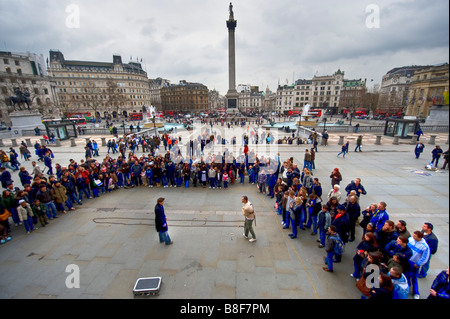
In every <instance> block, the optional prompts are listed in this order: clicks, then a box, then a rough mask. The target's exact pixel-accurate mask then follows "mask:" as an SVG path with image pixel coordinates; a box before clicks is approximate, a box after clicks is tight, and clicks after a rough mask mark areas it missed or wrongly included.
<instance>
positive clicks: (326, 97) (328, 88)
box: [310, 69, 345, 114]
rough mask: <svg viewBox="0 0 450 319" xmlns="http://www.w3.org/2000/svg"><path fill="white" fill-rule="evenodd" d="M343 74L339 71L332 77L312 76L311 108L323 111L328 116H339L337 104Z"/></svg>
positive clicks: (341, 108) (340, 110)
mask: <svg viewBox="0 0 450 319" xmlns="http://www.w3.org/2000/svg"><path fill="white" fill-rule="evenodd" d="M344 76H345V73H344V72H343V71H341V70H340V69H339V70H338V71H337V72H335V73H334V74H333V75H325V76H314V77H313V79H312V103H310V105H311V107H312V108H319V109H324V110H326V111H327V113H329V114H340V113H341V112H342V111H343V107H342V106H340V104H339V98H340V94H341V89H342V85H343V83H344Z"/></svg>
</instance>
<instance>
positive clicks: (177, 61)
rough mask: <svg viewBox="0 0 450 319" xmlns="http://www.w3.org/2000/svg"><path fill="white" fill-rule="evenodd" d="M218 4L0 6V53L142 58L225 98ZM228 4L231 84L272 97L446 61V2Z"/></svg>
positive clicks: (209, 0)
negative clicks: (233, 24) (306, 85)
mask: <svg viewBox="0 0 450 319" xmlns="http://www.w3.org/2000/svg"><path fill="white" fill-rule="evenodd" d="M71 4H74V5H76V6H77V7H76V8H78V9H79V25H77V19H76V11H73V9H72V10H70V9H71V8H72V7H68V6H69V5H71ZM228 6H229V0H163V1H162V0H159V1H156V0H145V1H144V0H140V1H137V0H126V1H124V0H89V1H88V0H72V1H69V0H67V1H63V0H39V1H35V0H0V12H1V14H0V41H1V42H0V50H6V51H12V52H26V51H30V52H33V53H37V54H41V53H42V54H44V56H45V57H47V56H48V55H49V50H50V49H57V50H60V51H61V52H62V53H63V54H64V56H65V58H66V60H85V61H101V62H112V55H113V54H120V55H121V56H122V60H123V62H128V61H129V60H130V57H132V58H133V61H136V59H137V58H138V59H139V61H140V60H141V59H143V63H142V64H143V67H144V69H145V70H146V71H147V73H148V77H149V78H157V77H162V78H166V79H168V80H170V81H171V82H172V83H178V82H179V81H180V80H186V81H188V82H200V83H203V84H205V85H207V86H208V88H209V89H214V88H215V89H216V90H218V91H219V92H220V94H222V95H225V94H226V92H227V90H228V30H227V28H226V22H225V21H226V20H227V19H228V16H229V12H228ZM233 6H234V16H235V19H236V20H237V21H238V25H237V29H236V83H237V84H251V85H257V86H259V87H260V89H261V90H263V89H264V90H265V88H266V87H267V86H268V87H269V88H270V90H272V91H276V89H277V86H278V83H280V84H286V82H288V83H289V84H290V83H292V82H293V80H297V79H311V78H312V77H313V76H314V75H315V74H317V75H331V74H333V73H334V72H336V71H337V70H338V69H339V68H340V69H341V70H342V71H345V78H346V79H359V78H362V79H365V78H367V79H368V81H369V85H373V84H375V83H381V78H382V76H383V75H384V74H386V73H387V72H388V71H389V70H391V69H392V68H394V67H400V66H406V65H413V64H414V65H429V64H439V63H443V62H448V56H449V13H448V12H449V1H448V0H416V1H414V0H341V1H336V0H302V1H300V0H277V1H273V0H234V1H233ZM374 8H375V9H374ZM377 9H379V15H378V14H377V11H376V10H377ZM366 10H367V11H366ZM378 18H379V19H378ZM373 26H375V28H373ZM376 26H379V27H378V28H376ZM371 27H372V28H371ZM372 79H373V82H370V81H371V80H372Z"/></svg>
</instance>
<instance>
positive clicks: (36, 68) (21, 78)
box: [0, 52, 60, 125]
mask: <svg viewBox="0 0 450 319" xmlns="http://www.w3.org/2000/svg"><path fill="white" fill-rule="evenodd" d="M19 91H20V92H22V93H23V94H24V95H26V96H28V98H29V107H30V109H31V110H38V111H39V112H40V113H41V114H42V116H43V118H52V117H59V116H60V105H59V101H58V96H57V94H56V82H55V81H53V79H51V78H49V77H48V76H47V71H46V66H45V59H44V56H43V55H42V54H41V55H37V54H34V53H29V52H27V53H13V52H0V121H1V122H2V123H4V124H6V125H9V124H10V119H9V114H10V113H11V112H13V111H14V110H19V109H28V106H26V104H20V105H19V104H16V106H15V107H14V106H13V105H12V104H11V100H10V97H13V96H16V94H17V93H18V92H19Z"/></svg>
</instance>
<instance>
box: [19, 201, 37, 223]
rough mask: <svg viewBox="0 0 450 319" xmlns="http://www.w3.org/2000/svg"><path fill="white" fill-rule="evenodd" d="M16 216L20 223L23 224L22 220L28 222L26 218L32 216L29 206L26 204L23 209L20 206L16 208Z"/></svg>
mask: <svg viewBox="0 0 450 319" xmlns="http://www.w3.org/2000/svg"><path fill="white" fill-rule="evenodd" d="M17 215H18V216H19V219H20V221H21V222H23V221H24V220H28V217H33V216H34V215H33V211H32V209H31V207H30V204H28V203H27V204H26V206H25V207H23V206H22V205H19V206H18V207H17Z"/></svg>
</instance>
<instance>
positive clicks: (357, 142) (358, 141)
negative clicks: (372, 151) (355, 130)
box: [355, 135, 363, 152]
mask: <svg viewBox="0 0 450 319" xmlns="http://www.w3.org/2000/svg"><path fill="white" fill-rule="evenodd" d="M362 140H363V136H362V135H360V136H358V139H357V140H356V147H355V152H356V150H359V151H360V152H362V150H361V149H362Z"/></svg>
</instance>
